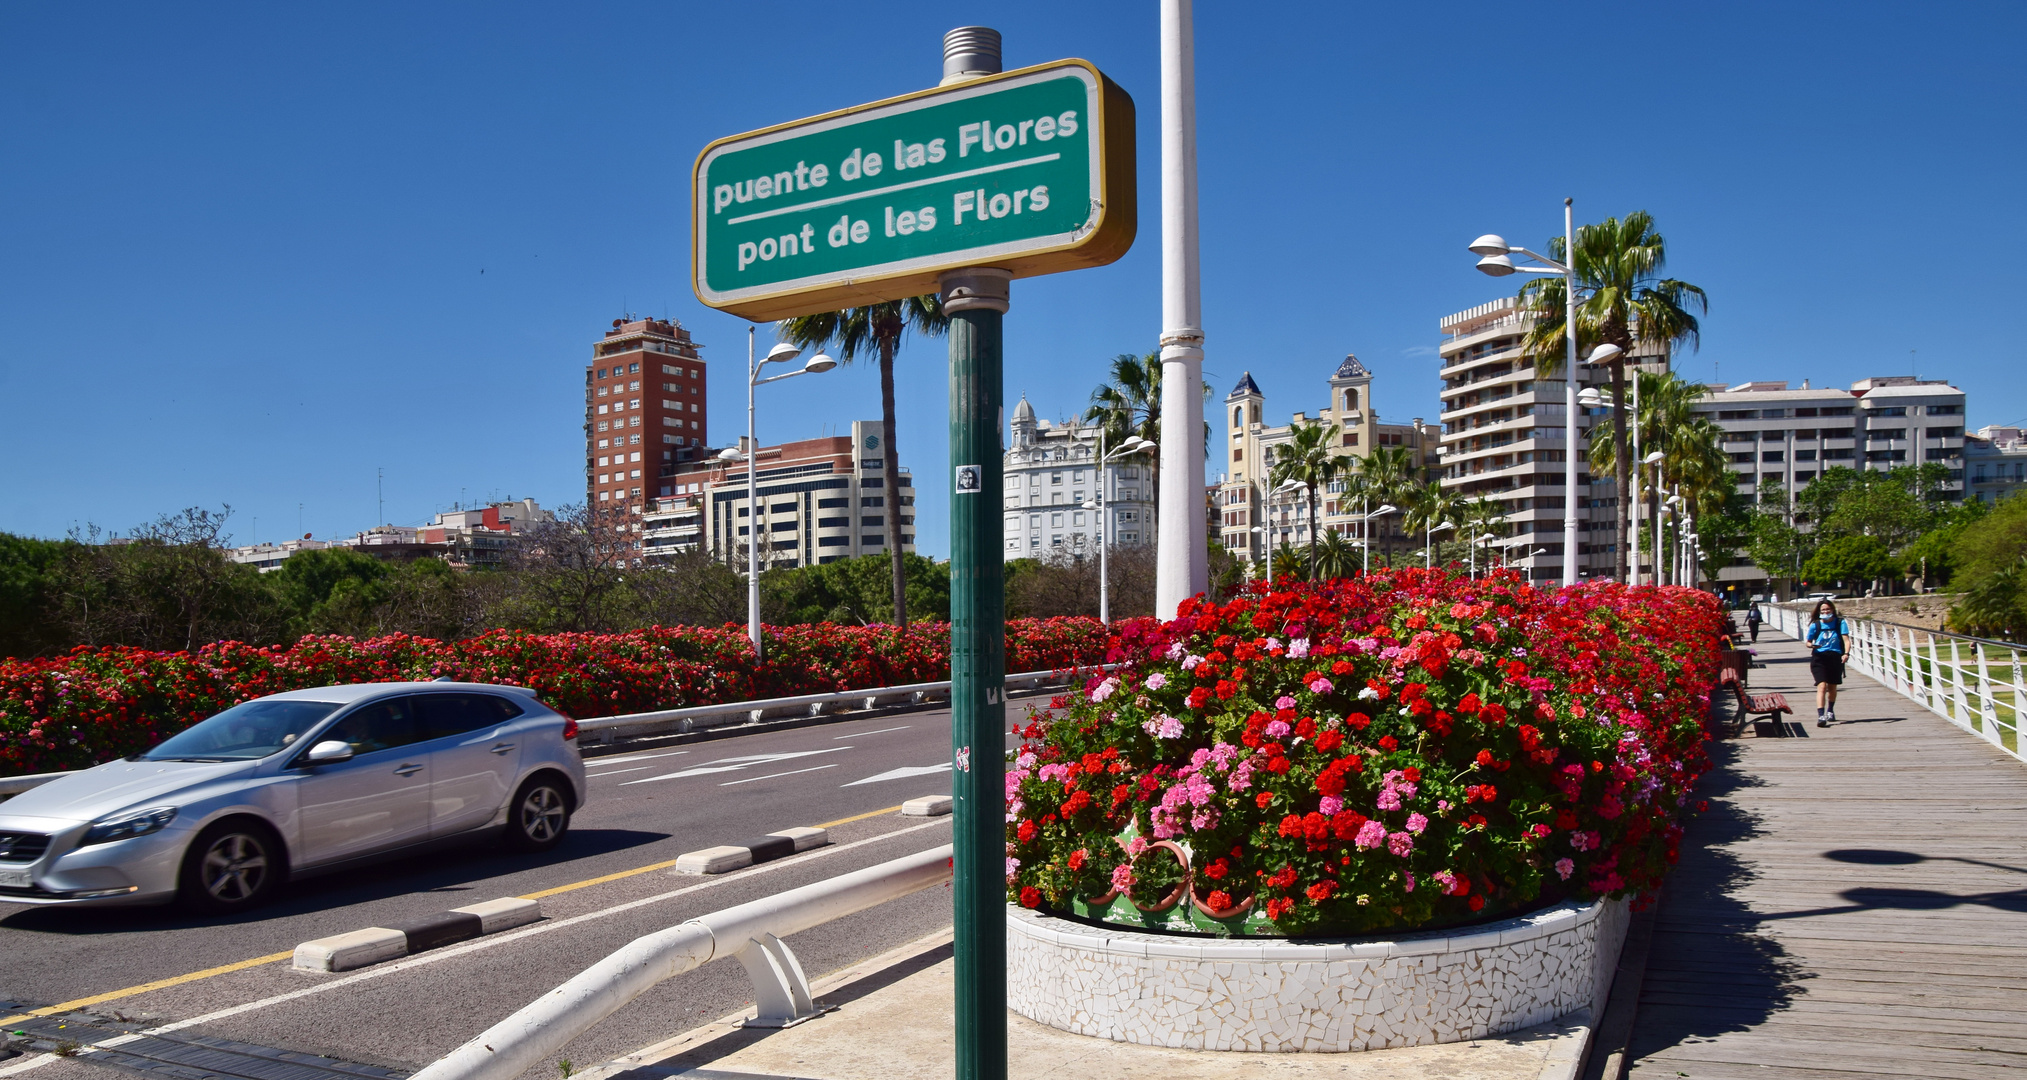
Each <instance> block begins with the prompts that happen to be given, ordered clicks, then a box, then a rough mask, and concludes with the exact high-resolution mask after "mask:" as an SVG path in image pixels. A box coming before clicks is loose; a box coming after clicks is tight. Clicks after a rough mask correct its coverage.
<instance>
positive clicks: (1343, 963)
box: [1007, 901, 1627, 1053]
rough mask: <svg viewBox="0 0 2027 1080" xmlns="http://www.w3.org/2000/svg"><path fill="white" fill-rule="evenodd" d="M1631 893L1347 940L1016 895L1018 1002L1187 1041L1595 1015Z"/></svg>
mask: <svg viewBox="0 0 2027 1080" xmlns="http://www.w3.org/2000/svg"><path fill="white" fill-rule="evenodd" d="M1626 909H1627V905H1626V902H1625V901H1618V902H1597V903H1591V904H1583V905H1579V904H1575V903H1566V904H1561V905H1558V906H1556V907H1552V908H1548V909H1545V910H1543V911H1537V912H1535V913H1533V914H1531V915H1523V916H1521V917H1519V918H1514V919H1505V920H1502V921H1499V922H1496V923H1487V924H1485V925H1483V926H1475V927H1471V928H1469V929H1467V930H1458V931H1450V932H1446V931H1435V932H1432V933H1424V934H1409V935H1404V936H1402V937H1401V938H1399V939H1397V940H1394V941H1361V942H1356V943H1346V944H1328V943H1313V942H1311V943H1301V944H1297V943H1293V942H1285V941H1273V940H1263V939H1258V938H1252V939H1245V940H1222V939H1215V938H1189V937H1173V936H1166V935H1161V934H1144V933H1134V932H1131V931H1125V930H1116V931H1115V930H1100V929H1097V928H1094V927H1090V926H1087V925H1085V924H1083V923H1075V922H1070V921H1067V920H1064V919H1057V918H1052V917H1050V916H1047V915H1041V914H1037V913H1036V912H1033V911H1028V910H1026V909H1024V908H1018V907H1008V909H1007V1004H1008V1005H1009V1006H1010V1007H1012V1009H1013V1010H1014V1011H1015V1012H1018V1013H1020V1014H1021V1015H1022V1016H1026V1017H1028V1018H1029V1019H1032V1020H1036V1021H1038V1022H1040V1023H1043V1024H1047V1025H1048V1026H1050V1027H1053V1028H1058V1029H1060V1030H1063V1031H1069V1032H1075V1033H1077V1034H1080V1035H1094V1036H1097V1037H1099V1038H1102V1039H1111V1040H1113V1041H1115V1042H1125V1043H1139V1044H1142V1045H1147V1046H1167V1047H1176V1048H1180V1049H1187V1050H1252V1051H1304V1052H1311V1053H1314V1052H1338V1051H1349V1050H1381V1049H1388V1048H1392V1047H1399V1046H1422V1045H1426V1044H1429V1043H1444V1042H1459V1041H1463V1040H1466V1039H1476V1038H1483V1037H1486V1036H1491V1035H1498V1034H1501V1033H1504V1032H1508V1031H1516V1030H1519V1029H1521V1028H1525V1027H1531V1026H1533V1025H1535V1024H1540V1023H1544V1022H1546V1021H1549V1020H1553V1019H1555V1018H1557V1017H1559V1016H1563V1015H1565V1014H1568V1013H1572V1012H1575V1011H1577V1010H1579V1009H1589V1010H1591V1013H1590V1015H1592V1016H1596V1015H1597V1014H1598V1013H1597V1009H1598V1007H1600V1006H1602V1005H1603V1004H1604V996H1605V994H1606V993H1608V992H1609V991H1610V989H1611V976H1612V971H1613V969H1614V967H1615V966H1616V965H1617V963H1618V958H1619V946H1620V945H1621V944H1622V943H1623V942H1624V940H1625V936H1626V922H1627V910H1626Z"/></svg>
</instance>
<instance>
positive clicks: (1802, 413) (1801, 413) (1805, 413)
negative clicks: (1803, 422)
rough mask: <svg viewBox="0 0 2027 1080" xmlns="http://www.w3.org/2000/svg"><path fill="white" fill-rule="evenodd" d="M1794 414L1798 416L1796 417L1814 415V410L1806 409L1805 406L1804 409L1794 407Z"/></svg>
mask: <svg viewBox="0 0 2027 1080" xmlns="http://www.w3.org/2000/svg"><path fill="white" fill-rule="evenodd" d="M1795 415H1796V416H1798V417H1799V416H1814V415H1816V410H1814V409H1807V408H1804V409H1796V410H1795Z"/></svg>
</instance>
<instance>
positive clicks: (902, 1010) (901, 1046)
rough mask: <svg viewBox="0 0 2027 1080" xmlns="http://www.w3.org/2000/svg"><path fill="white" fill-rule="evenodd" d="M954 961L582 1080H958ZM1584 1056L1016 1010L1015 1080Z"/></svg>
mask: <svg viewBox="0 0 2027 1080" xmlns="http://www.w3.org/2000/svg"><path fill="white" fill-rule="evenodd" d="M951 967H952V963H951V960H950V934H949V932H948V931H945V932H943V933H941V934H938V935H934V936H932V937H929V938H924V939H922V940H921V941H918V942H915V943H913V944H911V945H907V946H904V947H902V948H900V949H897V950H895V951H893V952H891V953H888V954H886V955H884V956H879V957H874V958H872V959H870V960H867V961H866V962H865V963H863V964H861V965H858V966H857V967H854V968H852V969H849V970H847V971H843V972H839V973H838V974H837V975H835V976H833V977H831V978H829V979H826V980H822V981H820V982H818V983H817V984H816V986H815V987H814V989H815V990H816V992H817V999H818V1000H819V1001H820V1002H823V1003H826V1004H831V1005H835V1006H837V1011H836V1012H833V1013H829V1014H827V1015H825V1016H822V1017H819V1018H817V1019H815V1020H811V1021H809V1022H808V1023H805V1024H801V1025H798V1026H796V1027H792V1028H787V1029H784V1030H779V1031H768V1030H762V1029H748V1028H740V1027H735V1026H733V1023H732V1022H733V1021H736V1020H737V1019H739V1018H738V1017H728V1018H726V1020H721V1021H719V1022H718V1023H715V1024H710V1025H707V1026H705V1027H701V1028H698V1029H696V1030H695V1031H690V1032H686V1033H684V1034H682V1035H679V1036H677V1037H676V1038H673V1039H670V1040H669V1041H667V1042H665V1043H661V1044H659V1045H656V1046H651V1047H648V1048H647V1049H645V1050H642V1051H640V1052H639V1053H635V1054H630V1055H628V1056H627V1057H625V1058H621V1059H619V1060H617V1061H611V1062H606V1063H604V1064H602V1065H600V1066H598V1067H597V1068H594V1069H590V1070H587V1071H585V1072H582V1073H579V1074H577V1075H576V1077H574V1078H573V1080H661V1078H663V1077H685V1078H689V1080H947V1078H948V1077H950V1076H951V1075H952V1074H953V1072H954V1065H953V1062H952V1058H951V1041H950V1039H951V1036H950V1032H951V1027H952V1018H951V1005H950V1003H951V1000H952V997H953V988H952V985H951ZM742 1015H743V1014H742ZM1563 1019H1564V1020H1565V1021H1570V1020H1581V1019H1583V1016H1582V1015H1581V1014H1579V1015H1578V1016H1575V1017H1564V1018H1563ZM1581 1051H1582V1032H1581V1029H1578V1028H1576V1027H1574V1026H1573V1025H1569V1024H1543V1025H1541V1026H1539V1027H1535V1028H1530V1029H1528V1030H1526V1031H1522V1032H1515V1033H1514V1034H1512V1035H1507V1036H1501V1037H1498V1038H1493V1039H1481V1040H1479V1041H1476V1042H1466V1043H1448V1044H1444V1045H1440V1046H1418V1047H1409V1048H1406V1049H1400V1050H1376V1051H1369V1052H1366V1053H1356V1054H1247V1053H1230V1052H1223V1051H1204V1050H1170V1049H1166V1048H1163V1047H1155V1046H1133V1045H1129V1044H1126V1043H1116V1042H1111V1041H1109V1040H1106V1039H1095V1038H1091V1037H1088V1036H1084V1035H1072V1034H1069V1033H1068V1032H1063V1031H1057V1030H1055V1029H1054V1028H1049V1027H1044V1026H1042V1025H1040V1024H1037V1023H1035V1022H1033V1021H1031V1020H1028V1019H1027V1018H1025V1017H1023V1016H1020V1015H1018V1014H1015V1013H1012V1012H1009V1013H1007V1075H1008V1076H1010V1077H1017V1078H1028V1077H1070V1076H1074V1077H1078V1078H1080V1080H1113V1078H1122V1080H1128V1078H1130V1080H1184V1078H1188V1080H1199V1078H1201V1080H1250V1078H1253V1077H1271V1078H1276V1080H1307V1078H1311V1077H1338V1078H1346V1080H1365V1078H1371V1080H1380V1078H1383V1077H1384V1078H1397V1077H1403V1076H1413V1077H1428V1078H1444V1080H1448V1078H1456V1080H1465V1078H1470V1080H1549V1078H1563V1077H1569V1076H1571V1075H1573V1073H1574V1071H1575V1067H1576V1064H1577V1060H1576V1059H1577V1056H1578V1054H1579V1053H1581Z"/></svg>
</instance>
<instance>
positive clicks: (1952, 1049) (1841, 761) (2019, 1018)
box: [1628, 634, 2027, 1080]
mask: <svg viewBox="0 0 2027 1080" xmlns="http://www.w3.org/2000/svg"><path fill="white" fill-rule="evenodd" d="M1757 650H1758V653H1759V657H1760V659H1761V660H1762V661H1764V663H1765V666H1764V667H1761V668H1756V669H1754V670H1753V671H1752V673H1751V674H1752V684H1753V689H1754V690H1755V691H1758V692H1769V691H1773V692H1779V693H1783V694H1785V695H1787V697H1788V700H1789V702H1790V704H1791V705H1793V706H1794V708H1795V710H1796V712H1797V714H1798V719H1800V720H1801V721H1802V722H1803V723H1802V724H1801V725H1796V726H1794V727H1791V728H1790V729H1789V730H1790V731H1791V732H1793V733H1795V734H1799V735H1801V736H1804V737H1801V738H1767V737H1754V735H1753V732H1752V731H1750V730H1749V731H1748V732H1747V735H1746V737H1743V738H1739V739H1732V740H1724V741H1719V742H1715V743H1713V744H1712V745H1711V756H1712V759H1713V763H1714V768H1713V770H1712V772H1711V773H1710V774H1709V775H1708V776H1706V778H1705V779H1704V781H1703V782H1702V785H1701V794H1702V797H1704V798H1707V799H1708V800H1709V801H1710V809H1709V810H1708V811H1707V812H1706V813H1704V814H1702V815H1699V816H1698V817H1697V818H1696V819H1695V820H1693V821H1691V822H1690V823H1689V825H1688V835H1687V836H1686V837H1685V840H1684V843H1683V845H1682V849H1681V850H1682V863H1681V865H1680V867H1678V869H1677V871H1676V873H1675V875H1674V876H1673V877H1671V878H1670V880H1669V883H1668V886H1667V889H1666V890H1665V892H1664V895H1663V897H1662V901H1661V906H1660V908H1659V910H1658V911H1657V913H1656V920H1655V924H1654V937H1653V941H1652V945H1651V947H1650V951H1649V954H1648V964H1647V972H1646V978H1645V981H1644V983H1643V984H1642V988H1641V993H1640V1003H1639V1009H1638V1012H1637V1014H1636V1016H1635V1020H1634V1029H1633V1033H1632V1038H1631V1041H1630V1046H1629V1048H1628V1049H1629V1053H1628V1058H1629V1059H1630V1062H1631V1064H1630V1067H1629V1073H1630V1075H1632V1076H1635V1077H1662V1078H1670V1080H1672V1078H1677V1077H1688V1078H1691V1080H1728V1078H1732V1077H1747V1076H1750V1077H1754V1078H1755V1080H1830V1078H1832V1077H1835V1078H1850V1080H1871V1078H1875V1077H1888V1076H1895V1077H1898V1076H1910V1077H1947V1078H1952V1080H1955V1078H1962V1080H1985V1078H1992V1080H1997V1078H1999V1077H2008V1078H2015V1077H2018V1076H2019V1075H2021V1074H2020V1072H2019V1069H2020V1067H2021V1065H2022V1063H2027V855H2023V847H2022V839H2021V838H2022V835H2023V834H2027V766H2022V764H2021V763H2020V762H2019V761H2017V760H2014V759H2012V758H2010V757H2007V756H2005V755H2004V754H2003V753H2002V752H2000V751H1999V750H1997V749H1996V748H1994V747H1992V746H1991V745H1989V744H1987V743H1985V742H1984V741H1983V740H1982V739H1979V738H1978V737H1976V736H1975V735H1971V734H1969V733H1966V732H1963V731H1961V730H1959V729H1958V728H1956V727H1954V726H1952V725H1951V724H1950V723H1948V722H1947V721H1945V720H1943V719H1942V718H1940V717H1937V716H1934V715H1933V714H1930V713H1928V712H1926V711H1925V710H1921V709H1919V708H1918V707H1916V706H1914V705H1913V704H1912V703H1910V702H1909V701H1908V700H1907V699H1905V698H1903V697H1901V696H1900V695H1898V694H1896V693H1893V692H1892V691H1890V690H1887V689H1886V688H1884V687H1882V686H1880V685H1879V684H1877V683H1874V682H1872V681H1871V680H1870V679H1867V678H1865V677H1864V676H1861V675H1856V674H1852V675H1850V676H1849V677H1848V678H1847V681H1846V684H1845V686H1844V688H1843V693H1842V695H1841V696H1840V698H1839V700H1838V703H1837V712H1838V715H1839V718H1840V719H1839V722H1838V723H1837V724H1835V725H1833V726H1832V727H1830V728H1828V729H1822V728H1817V727H1815V726H1814V724H1813V721H1814V716H1813V711H1814V694H1813V690H1812V688H1811V687H1810V686H1809V685H1808V677H1809V676H1808V667H1807V656H1806V653H1805V651H1804V650H1803V648H1802V647H1801V645H1800V644H1799V643H1797V642H1794V641H1792V640H1789V639H1786V638H1783V637H1781V636H1779V635H1776V634H1762V635H1761V639H1760V642H1759V644H1758V646H1757ZM1775 730H1776V729H1774V728H1773V727H1772V726H1771V725H1768V726H1766V727H1764V728H1761V729H1760V734H1761V735H1771V734H1773V733H1774V731H1775Z"/></svg>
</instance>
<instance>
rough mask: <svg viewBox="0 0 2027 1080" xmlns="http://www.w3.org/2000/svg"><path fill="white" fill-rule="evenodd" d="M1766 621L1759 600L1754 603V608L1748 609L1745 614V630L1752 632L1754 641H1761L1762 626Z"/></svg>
mask: <svg viewBox="0 0 2027 1080" xmlns="http://www.w3.org/2000/svg"><path fill="white" fill-rule="evenodd" d="M1765 621H1766V616H1764V615H1762V614H1760V602H1759V601H1758V600H1755V601H1753V602H1752V607H1750V608H1747V609H1746V613H1745V628H1746V629H1747V630H1750V631H1752V635H1753V641H1755V642H1758V641H1759V639H1760V624H1761V623H1763V622H1765Z"/></svg>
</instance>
